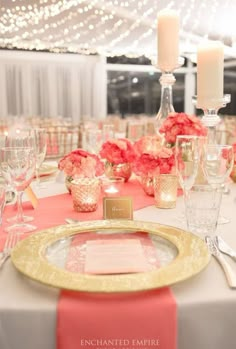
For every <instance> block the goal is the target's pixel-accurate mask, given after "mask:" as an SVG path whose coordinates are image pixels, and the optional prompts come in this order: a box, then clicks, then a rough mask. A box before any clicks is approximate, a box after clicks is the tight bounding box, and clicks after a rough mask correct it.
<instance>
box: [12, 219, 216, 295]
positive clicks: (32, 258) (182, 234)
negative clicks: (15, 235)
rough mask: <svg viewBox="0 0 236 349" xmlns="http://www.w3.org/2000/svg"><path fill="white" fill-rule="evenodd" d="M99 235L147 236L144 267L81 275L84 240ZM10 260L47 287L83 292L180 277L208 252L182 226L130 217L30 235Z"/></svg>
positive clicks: (138, 287)
mask: <svg viewBox="0 0 236 349" xmlns="http://www.w3.org/2000/svg"><path fill="white" fill-rule="evenodd" d="M104 236H105V237H107V238H112V239H120V237H121V236H122V237H124V236H125V237H127V238H137V239H143V237H144V238H145V239H146V238H147V239H148V241H149V242H148V246H149V247H150V243H151V245H152V248H151V249H152V253H151V255H149V257H147V258H149V259H150V260H148V262H150V265H151V267H150V270H148V271H146V272H135V273H128V272H127V273H124V274H105V275H102V274H98V275H94V274H88V273H85V272H84V271H83V270H82V269H81V266H82V265H83V263H84V256H85V255H86V242H87V241H88V240H90V239H97V238H98V239H101V238H104ZM143 241H144V240H143ZM144 244H146V243H145V242H144ZM153 250H155V256H154V255H153ZM71 251H72V253H71ZM75 252H76V253H75ZM153 256H154V258H153ZM11 258H12V262H13V264H14V265H15V267H16V268H17V269H18V270H19V271H20V272H22V273H23V274H25V275H27V276H28V277H30V278H32V279H34V280H37V281H39V282H42V283H44V284H47V285H50V286H54V287H58V288H62V289H69V290H77V291H86V292H131V291H142V290H148V289H154V288H160V287H164V286H169V285H172V284H175V283H177V282H180V281H183V280H186V279H188V278H190V277H192V276H194V275H196V274H197V273H199V272H200V271H201V270H203V269H204V268H205V267H206V265H207V264H208V262H209V260H210V255H209V253H208V250H207V247H206V245H205V243H204V241H202V240H201V239H200V238H198V237H197V236H195V235H193V234H191V233H189V232H186V231H184V230H182V229H178V228H175V227H170V226H166V225H161V224H158V223H148V222H140V221H131V220H103V221H100V220H99V221H88V222H81V223H76V224H70V225H63V226H58V227H53V228H49V229H46V230H43V231H41V232H39V233H36V234H34V235H32V236H30V237H28V238H27V239H25V240H23V241H21V242H20V243H19V244H17V246H16V247H15V248H14V250H13V251H12V254H11ZM73 258H74V259H73ZM155 258H157V263H156V262H155ZM153 260H154V262H153ZM68 265H69V267H68Z"/></svg>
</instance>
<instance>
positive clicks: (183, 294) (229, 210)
mask: <svg viewBox="0 0 236 349" xmlns="http://www.w3.org/2000/svg"><path fill="white" fill-rule="evenodd" d="M46 184H47V189H42V190H41V191H40V193H41V194H40V196H47V195H49V194H50V195H54V194H56V193H63V192H65V188H64V184H63V183H52V182H51V183H46ZM230 189H231V193H230V195H224V196H223V202H222V210H221V214H223V215H225V216H228V217H230V219H231V221H230V223H228V224H225V225H220V226H219V227H218V231H217V233H218V234H220V235H221V236H222V237H224V239H225V240H226V241H227V242H228V243H229V244H230V245H231V246H232V247H234V248H235V250H236V228H235V226H236V201H235V200H236V184H233V183H232V184H231V185H230ZM182 212H183V198H182V197H180V198H178V201H177V207H176V209H170V210H168V209H166V210H161V209H157V208H156V207H154V206H150V207H147V208H144V209H141V210H138V211H136V212H135V213H134V219H135V220H145V221H151V222H159V223H163V224H168V225H172V226H177V227H182V228H183V227H184V225H185V223H184V222H183V220H179V219H178V217H180V216H181V213H182ZM226 258H227V259H228V261H229V263H230V264H231V265H232V267H233V268H234V270H235V272H236V263H235V262H233V261H232V260H230V259H229V258H228V257H226ZM171 288H172V291H173V293H174V295H175V298H176V302H177V309H178V349H190V348H191V349H222V348H224V349H233V348H235V347H236V290H231V289H230V288H229V287H228V285H227V282H226V279H225V276H224V274H223V272H222V270H221V268H220V266H219V265H218V263H217V262H216V260H215V259H213V258H212V260H211V262H210V264H209V266H208V267H207V268H206V269H205V270H204V271H202V272H201V273H200V274H198V275H197V276H195V277H193V278H192V279H188V280H186V281H184V282H181V283H179V284H177V285H174V286H172V287H171ZM58 295H59V290H57V289H53V288H50V287H47V286H45V285H42V284H40V283H37V282H34V281H32V280H30V279H28V278H27V277H24V276H23V275H21V274H20V273H19V272H18V271H16V270H15V268H14V267H13V265H12V263H11V261H10V260H8V261H7V262H6V264H5V265H4V267H3V268H2V269H1V270H0V349H56V337H55V333H56V309H57V299H58ZM157 336H158V334H157ZM160 349H168V348H162V347H161V345H160Z"/></svg>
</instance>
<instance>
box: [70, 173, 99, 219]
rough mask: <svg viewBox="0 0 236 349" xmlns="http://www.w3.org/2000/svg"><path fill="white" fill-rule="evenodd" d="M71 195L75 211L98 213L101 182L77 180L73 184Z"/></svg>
mask: <svg viewBox="0 0 236 349" xmlns="http://www.w3.org/2000/svg"><path fill="white" fill-rule="evenodd" d="M71 194H72V200H73V207H74V210H75V211H78V212H93V211H96V209H97V208H98V202H99V198H100V194H101V181H100V180H99V179H98V178H77V179H76V180H73V181H72V183H71Z"/></svg>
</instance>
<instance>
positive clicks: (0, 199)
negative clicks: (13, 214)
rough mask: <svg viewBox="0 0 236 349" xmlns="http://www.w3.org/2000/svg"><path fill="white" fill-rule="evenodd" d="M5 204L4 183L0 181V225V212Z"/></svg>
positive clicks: (0, 213)
mask: <svg viewBox="0 0 236 349" xmlns="http://www.w3.org/2000/svg"><path fill="white" fill-rule="evenodd" d="M5 204H6V185H5V183H0V226H1V225H2V214H3V210H4V207H5Z"/></svg>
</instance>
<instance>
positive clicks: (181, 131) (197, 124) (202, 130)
mask: <svg viewBox="0 0 236 349" xmlns="http://www.w3.org/2000/svg"><path fill="white" fill-rule="evenodd" d="M159 132H160V133H164V134H165V140H166V142H167V143H169V144H171V145H173V144H175V142H176V137H177V136H179V135H194V136H206V135H207V128H206V127H205V126H203V124H202V122H201V120H200V119H199V118H198V117H197V116H195V115H188V114H185V113H171V114H169V115H168V117H167V118H166V119H165V121H164V122H163V124H162V125H161V127H160V129H159Z"/></svg>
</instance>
